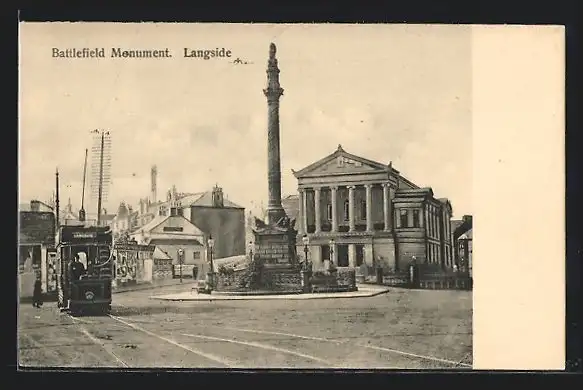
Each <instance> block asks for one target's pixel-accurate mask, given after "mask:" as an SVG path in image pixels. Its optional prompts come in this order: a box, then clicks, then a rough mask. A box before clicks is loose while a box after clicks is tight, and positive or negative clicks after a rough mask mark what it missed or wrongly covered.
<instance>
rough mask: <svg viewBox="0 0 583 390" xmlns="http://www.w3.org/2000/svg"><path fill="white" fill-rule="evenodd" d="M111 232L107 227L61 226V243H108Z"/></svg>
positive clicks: (110, 238)
mask: <svg viewBox="0 0 583 390" xmlns="http://www.w3.org/2000/svg"><path fill="white" fill-rule="evenodd" d="M111 240H112V237H111V231H110V230H109V228H108V227H78V226H62V227H61V242H76V243H83V242H102V243H110V242H111Z"/></svg>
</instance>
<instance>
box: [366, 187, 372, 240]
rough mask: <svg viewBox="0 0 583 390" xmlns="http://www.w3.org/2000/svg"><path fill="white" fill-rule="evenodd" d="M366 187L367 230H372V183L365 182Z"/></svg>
mask: <svg viewBox="0 0 583 390" xmlns="http://www.w3.org/2000/svg"><path fill="white" fill-rule="evenodd" d="M364 188H365V189H366V231H368V232H372V231H373V229H374V227H373V223H372V222H373V221H372V185H371V184H365V185H364Z"/></svg>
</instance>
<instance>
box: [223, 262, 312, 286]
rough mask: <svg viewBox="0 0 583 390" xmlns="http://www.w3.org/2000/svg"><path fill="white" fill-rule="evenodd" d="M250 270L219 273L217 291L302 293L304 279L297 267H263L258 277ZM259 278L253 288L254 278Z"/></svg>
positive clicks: (258, 272)
mask: <svg viewBox="0 0 583 390" xmlns="http://www.w3.org/2000/svg"><path fill="white" fill-rule="evenodd" d="M252 273H253V271H252V270H251V269H250V268H246V269H242V270H231V271H229V272H217V273H216V276H215V279H216V285H215V290H216V291H224V292H233V291H240V292H246V291H253V290H269V291H289V292H294V291H298V292H299V291H301V290H302V278H301V273H300V271H299V269H297V267H292V266H286V267H283V266H282V267H276V266H269V267H261V268H260V269H259V270H258V271H257V275H252ZM254 277H256V278H257V283H255V286H253V283H252V281H251V279H252V278H254Z"/></svg>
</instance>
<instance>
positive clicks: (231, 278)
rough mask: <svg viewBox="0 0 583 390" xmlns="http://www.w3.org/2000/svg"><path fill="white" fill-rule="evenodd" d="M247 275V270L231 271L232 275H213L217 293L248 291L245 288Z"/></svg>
mask: <svg viewBox="0 0 583 390" xmlns="http://www.w3.org/2000/svg"><path fill="white" fill-rule="evenodd" d="M248 274H249V271H248V270H247V269H243V270H237V271H233V272H232V273H229V274H225V273H221V272H219V273H217V274H216V275H215V279H216V286H215V289H216V290H217V291H249V290H250V289H248V288H246V287H245V281H246V278H247V276H248Z"/></svg>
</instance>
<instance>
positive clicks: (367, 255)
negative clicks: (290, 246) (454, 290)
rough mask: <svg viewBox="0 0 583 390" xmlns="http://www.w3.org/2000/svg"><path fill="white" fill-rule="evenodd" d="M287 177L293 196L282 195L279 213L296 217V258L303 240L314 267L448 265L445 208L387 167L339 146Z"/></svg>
mask: <svg viewBox="0 0 583 390" xmlns="http://www.w3.org/2000/svg"><path fill="white" fill-rule="evenodd" d="M293 173H294V176H295V177H296V178H297V180H298V192H299V194H298V196H297V197H288V198H284V203H285V208H286V209H287V210H288V213H292V214H297V223H296V226H297V229H298V239H297V240H296V242H297V253H298V254H302V253H303V252H304V250H305V249H306V248H304V245H305V244H304V243H303V240H302V238H303V237H304V236H307V238H308V240H307V242H308V243H309V244H307V245H308V248H307V249H308V255H309V257H310V260H311V261H312V264H313V268H314V270H316V269H320V268H322V267H323V262H324V261H325V260H331V261H332V262H333V263H334V264H336V265H337V266H338V267H351V268H356V269H357V273H358V274H361V275H362V274H363V273H365V274H366V273H370V272H372V269H373V268H383V270H384V271H385V273H387V272H388V273H391V272H402V271H407V269H408V267H409V265H410V264H412V263H413V262H414V263H416V264H417V265H419V266H422V267H425V268H426V269H428V270H431V269H433V270H436V271H439V270H447V269H451V268H453V266H454V262H453V256H454V254H453V245H452V242H453V239H452V232H451V224H450V220H451V217H452V212H453V211H452V206H451V203H450V202H449V201H448V200H447V199H445V198H436V197H435V196H434V194H433V190H432V189H431V188H428V187H423V188H422V187H419V186H418V185H416V184H414V183H413V182H411V181H409V180H407V179H406V178H405V177H404V176H403V175H402V174H401V173H400V172H399V171H398V170H397V169H395V168H394V167H393V166H392V163H389V164H388V165H387V164H382V163H379V162H376V161H372V160H369V159H366V158H363V157H359V156H356V155H353V154H350V153H348V152H346V151H345V150H344V149H343V148H342V146H341V145H338V148H337V150H336V151H335V152H334V153H332V154H330V155H328V156H326V157H324V158H322V159H321V160H319V161H316V162H314V163H313V164H310V165H309V166H307V167H305V168H303V169H301V170H300V171H293ZM294 198H295V199H294ZM294 200H295V203H296V205H294V204H293V203H294Z"/></svg>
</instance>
